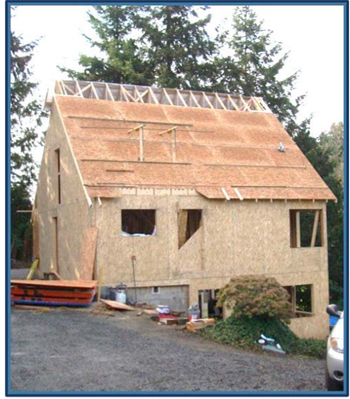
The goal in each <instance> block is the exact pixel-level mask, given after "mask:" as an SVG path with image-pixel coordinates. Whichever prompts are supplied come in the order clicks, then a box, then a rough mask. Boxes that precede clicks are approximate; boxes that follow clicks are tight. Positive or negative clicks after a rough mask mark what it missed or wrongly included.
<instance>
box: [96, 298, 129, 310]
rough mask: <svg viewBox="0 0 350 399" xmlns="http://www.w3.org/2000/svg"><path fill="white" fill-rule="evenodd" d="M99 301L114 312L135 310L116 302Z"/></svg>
mask: <svg viewBox="0 0 350 399" xmlns="http://www.w3.org/2000/svg"><path fill="white" fill-rule="evenodd" d="M100 301H101V302H102V303H104V304H106V305H107V306H108V307H110V308H113V309H115V310H136V309H135V308H133V307H132V306H129V305H126V304H125V303H121V302H118V301H110V300H108V299H100Z"/></svg>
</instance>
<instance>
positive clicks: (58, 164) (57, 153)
mask: <svg viewBox="0 0 350 399" xmlns="http://www.w3.org/2000/svg"><path fill="white" fill-rule="evenodd" d="M55 158H56V170H57V198H58V203H59V204H60V203H61V154H60V149H59V148H57V150H55Z"/></svg>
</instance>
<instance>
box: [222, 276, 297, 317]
mask: <svg viewBox="0 0 350 399" xmlns="http://www.w3.org/2000/svg"><path fill="white" fill-rule="evenodd" d="M289 298H290V297H289V294H288V292H287V291H286V290H285V289H284V288H283V287H282V286H281V285H280V284H279V283H278V282H277V280H276V279H274V278H272V277H265V276H243V277H237V278H232V279H231V280H230V282H229V283H228V284H226V285H225V287H224V288H222V289H221V290H220V291H219V293H218V296H217V299H218V306H226V307H227V308H229V309H232V310H233V314H234V316H235V317H238V318H239V317H248V318H252V317H262V318H266V317H271V318H278V319H280V320H284V321H285V322H287V323H288V322H289V321H290V317H291V314H292V306H291V303H290V302H289Z"/></svg>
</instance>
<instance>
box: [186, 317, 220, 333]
mask: <svg viewBox="0 0 350 399" xmlns="http://www.w3.org/2000/svg"><path fill="white" fill-rule="evenodd" d="M214 324H215V319H197V320H192V321H189V322H188V323H186V328H187V330H188V331H191V332H196V330H200V329H202V328H206V327H208V326H213V325H214Z"/></svg>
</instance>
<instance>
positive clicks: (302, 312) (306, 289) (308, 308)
mask: <svg viewBox="0 0 350 399" xmlns="http://www.w3.org/2000/svg"><path fill="white" fill-rule="evenodd" d="M283 288H284V289H285V290H286V291H287V292H288V294H289V296H290V298H289V301H290V303H291V304H292V314H293V315H292V317H308V316H312V285H311V284H306V285H295V286H287V287H283Z"/></svg>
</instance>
